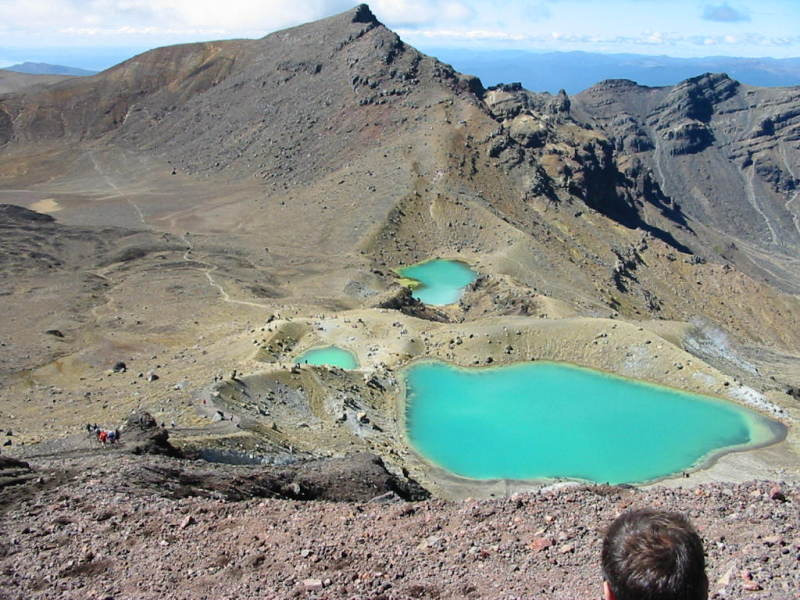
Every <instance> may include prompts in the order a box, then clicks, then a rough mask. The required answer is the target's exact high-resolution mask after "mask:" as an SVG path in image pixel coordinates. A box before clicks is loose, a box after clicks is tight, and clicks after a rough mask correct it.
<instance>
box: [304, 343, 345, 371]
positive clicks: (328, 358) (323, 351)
mask: <svg viewBox="0 0 800 600" xmlns="http://www.w3.org/2000/svg"><path fill="white" fill-rule="evenodd" d="M294 361H295V362H296V363H300V364H307V365H328V366H331V367H339V368H340V369H345V370H347V369H356V368H358V361H357V360H356V357H355V356H354V355H353V353H352V352H348V351H347V350H344V349H343V348H339V347H338V346H325V347H324V348H311V349H310V350H307V351H306V352H304V353H303V354H301V355H300V356H298V357H297V358H296V359H294Z"/></svg>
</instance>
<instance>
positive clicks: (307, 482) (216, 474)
mask: <svg viewBox="0 0 800 600" xmlns="http://www.w3.org/2000/svg"><path fill="white" fill-rule="evenodd" d="M127 478H128V479H129V480H130V481H131V483H132V485H136V486H141V487H146V488H152V489H154V490H155V491H157V493H159V494H161V495H164V496H168V497H172V498H181V497H187V496H203V497H212V498H213V497H217V498H224V499H226V500H234V501H238V500H247V499H249V498H287V499H294V500H328V501H336V502H367V501H369V500H371V499H373V498H376V497H378V496H382V495H384V494H387V493H389V492H392V493H394V494H396V495H397V496H398V497H399V498H402V499H404V500H424V499H425V498H428V497H429V493H428V492H427V491H426V490H425V489H424V488H422V487H421V486H419V484H417V483H416V482H415V481H413V480H410V479H404V478H401V477H397V476H396V475H393V474H391V473H389V471H387V470H386V467H385V466H384V464H383V462H382V461H381V459H380V458H378V457H377V456H374V455H372V454H366V453H362V454H355V455H352V456H347V457H344V458H323V459H315V460H308V461H303V462H298V463H295V464H292V465H287V466H283V467H273V466H230V465H225V466H223V465H205V466H204V465H203V463H199V462H197V461H195V462H191V463H190V462H183V463H176V464H175V465H170V466H165V465H158V466H156V465H143V466H140V467H138V468H137V469H135V470H134V471H133V472H131V473H130V474H128V476H127Z"/></svg>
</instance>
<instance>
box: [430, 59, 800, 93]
mask: <svg viewBox="0 0 800 600" xmlns="http://www.w3.org/2000/svg"><path fill="white" fill-rule="evenodd" d="M425 51H426V52H427V53H428V54H431V55H433V56H435V57H436V58H438V59H439V60H441V61H443V62H446V63H450V64H451V65H453V67H454V68H455V69H456V70H458V71H460V72H461V73H469V74H470V75H475V76H477V77H479V78H480V79H481V81H482V82H483V84H484V85H487V86H491V85H496V84H498V83H511V82H520V83H522V85H523V87H525V88H526V89H529V90H535V91H542V92H551V93H556V92H558V91H559V90H561V89H563V90H566V92H567V93H568V94H577V93H578V92H580V91H582V90H585V89H587V88H589V87H591V86H592V85H594V84H596V83H598V82H600V81H603V80H605V79H630V80H633V81H635V82H637V83H639V84H641V85H647V86H667V85H675V84H677V83H679V82H681V81H683V80H685V79H689V78H691V77H696V76H697V75H701V74H703V73H727V74H728V75H730V76H731V77H732V78H734V79H736V80H738V81H741V82H742V83H746V84H749V85H757V86H765V87H775V86H792V85H800V58H783V59H775V58H736V57H728V56H711V57H706V58H674V57H670V56H648V55H644V54H596V53H590V52H546V53H539V52H530V51H524V50H472V49H454V48H426V49H425Z"/></svg>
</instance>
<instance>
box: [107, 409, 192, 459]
mask: <svg viewBox="0 0 800 600" xmlns="http://www.w3.org/2000/svg"><path fill="white" fill-rule="evenodd" d="M120 432H121V437H120V440H121V442H122V446H121V447H123V448H124V449H125V451H126V452H130V453H132V454H161V455H164V456H172V457H175V458H178V457H180V456H182V455H183V453H182V452H181V451H180V450H179V449H177V448H176V447H175V446H173V445H172V444H170V442H169V432H168V431H167V430H166V429H164V428H163V427H160V426H159V425H158V422H157V421H156V420H155V419H154V418H153V416H152V415H151V414H150V413H148V412H145V411H140V412H135V413H133V414H132V415H130V416H129V417H128V418H127V419H126V420H125V423H124V425H123V426H122V428H121V429H120Z"/></svg>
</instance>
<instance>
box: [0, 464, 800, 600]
mask: <svg viewBox="0 0 800 600" xmlns="http://www.w3.org/2000/svg"><path fill="white" fill-rule="evenodd" d="M198 465H199V466H198ZM0 467H3V468H0V473H2V474H4V476H3V477H2V478H0V483H2V486H0V598H2V599H3V600H5V599H16V598H26V599H27V598H81V599H94V598H98V599H99V598H103V599H106V598H114V599H117V600H119V599H123V598H137V599H146V598H159V599H164V598H193V599H194V598H215V599H216V598H220V599H221V598H236V599H242V598H269V599H271V598H309V599H312V598H314V599H323V598H330V599H334V598H336V599H338V598H341V599H351V598H352V599H379V598H383V599H386V600H389V599H392V600H395V599H396V600H400V599H410V598H504V599H512V598H554V599H555V598H563V599H575V598H599V597H600V590H601V587H600V572H599V554H600V545H601V538H602V532H603V530H604V528H605V527H606V526H607V525H608V524H609V523H610V521H611V520H612V519H613V518H614V517H615V516H616V515H617V514H619V513H620V512H621V511H623V510H625V509H628V508H633V507H643V506H652V507H658V508H664V509H669V510H676V511H681V512H684V513H686V514H688V515H689V517H690V518H691V519H692V521H693V522H694V523H695V524H696V526H697V527H698V529H699V530H700V532H701V535H702V537H703V539H704V542H705V545H706V550H707V554H708V565H709V575H710V581H711V591H712V595H711V597H712V598H725V599H736V598H761V599H768V598H775V599H782V600H784V599H790V598H800V511H798V502H800V486H799V485H797V484H784V485H776V484H775V483H772V482H754V483H749V484H740V485H728V484H709V485H704V486H701V487H698V488H694V489H650V490H636V489H630V488H624V487H608V486H595V487H562V488H561V489H552V490H549V491H548V490H545V491H541V492H539V493H534V494H529V495H518V496H513V497H511V498H505V499H498V500H485V501H471V500H467V501H464V502H445V501H441V500H427V501H421V502H405V501H402V500H400V499H399V497H398V496H397V495H396V494H392V493H388V494H382V495H380V496H379V497H377V498H375V499H373V500H372V501H366V500H365V501H359V502H329V501H313V502H302V501H297V500H285V499H275V498H250V499H247V500H244V501H238V502H234V501H229V500H226V499H225V498H226V497H233V496H230V495H229V494H226V493H225V488H224V485H229V484H230V482H231V481H232V479H231V477H233V478H234V480H235V481H238V483H236V485H237V486H240V485H242V484H243V482H246V481H248V480H252V478H253V477H254V473H255V469H256V468H255V467H234V466H222V465H211V466H209V465H207V463H202V462H199V461H186V460H180V459H173V458H168V457H163V456H146V457H140V456H131V455H126V454H122V453H114V452H113V451H111V450H108V451H106V450H105V449H103V450H101V451H99V452H98V453H96V454H94V455H91V456H82V457H78V458H58V459H54V458H42V459H39V460H38V461H36V460H34V461H32V462H31V464H30V468H27V467H26V465H25V464H24V463H20V462H15V461H14V460H11V459H4V464H3V465H0ZM198 468H201V469H206V470H209V469H211V470H214V469H215V470H216V472H217V473H218V474H220V476H221V479H220V481H223V487H219V486H220V484H219V481H218V482H217V484H215V485H217V486H218V487H217V489H216V490H215V489H212V488H213V485H212V484H210V483H208V482H209V481H210V479H207V480H206V481H205V482H204V481H203V480H202V479H198V478H195V479H192V478H191V477H188V476H187V477H184V479H183V482H184V483H187V482H188V483H191V484H192V485H184V486H183V487H181V488H179V489H180V493H177V492H176V490H177V489H178V488H176V487H175V485H174V482H173V484H171V483H170V482H169V479H170V477H169V476H168V475H169V474H172V478H173V479H174V475H175V473H176V472H187V470H188V471H191V470H192V469H195V471H194V472H196V469H198ZM147 473H150V474H151V476H150V477H147V476H144V474H147ZM226 477H227V479H225V478H226ZM226 481H227V482H228V483H225V482H226ZM204 483H207V484H208V485H205V486H204ZM355 487H358V486H354V488H355ZM367 487H368V486H367ZM229 491H230V490H229ZM378 491H382V490H378ZM365 493H366V494H367V495H368V490H366V489H365ZM367 495H364V496H363V497H364V498H366V497H367Z"/></svg>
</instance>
